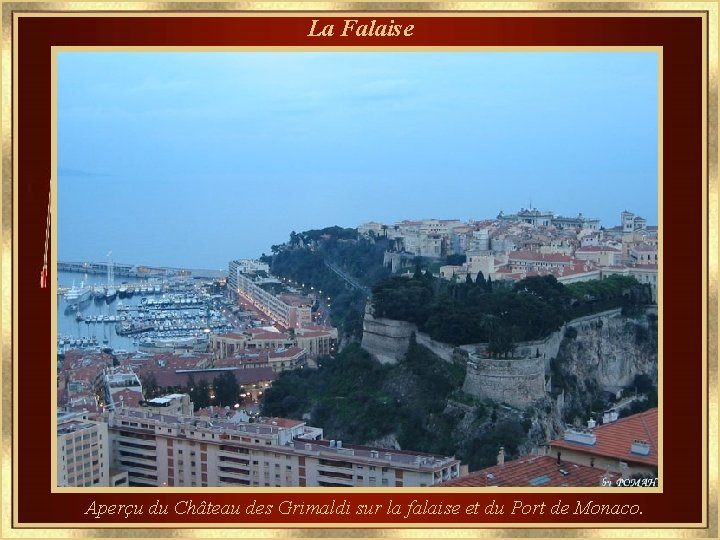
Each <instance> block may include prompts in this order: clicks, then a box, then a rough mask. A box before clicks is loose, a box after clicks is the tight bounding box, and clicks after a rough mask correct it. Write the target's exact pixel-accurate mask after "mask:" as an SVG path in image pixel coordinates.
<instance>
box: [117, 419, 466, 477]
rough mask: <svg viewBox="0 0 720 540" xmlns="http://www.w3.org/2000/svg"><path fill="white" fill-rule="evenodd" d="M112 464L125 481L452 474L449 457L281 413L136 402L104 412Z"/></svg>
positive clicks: (456, 466) (454, 467)
mask: <svg viewBox="0 0 720 540" xmlns="http://www.w3.org/2000/svg"><path fill="white" fill-rule="evenodd" d="M106 419H107V422H108V429H109V433H110V439H111V441H112V448H113V452H112V461H111V463H112V465H113V466H116V467H118V468H119V469H122V470H125V471H127V473H128V476H129V480H130V485H131V486H213V487H215V486H218V487H240V486H262V487H298V486H300V487H303V486H308V487H320V486H328V487H352V486H364V487H375V486H377V487H383V486H414V487H418V486H429V485H434V484H437V483H439V482H442V481H445V480H449V479H451V478H455V477H457V476H458V475H459V474H460V462H459V461H458V460H456V459H455V458H452V457H443V456H434V455H429V454H420V453H413V452H404V451H398V450H382V449H376V448H367V447H361V446H354V445H343V443H342V442H341V441H326V440H323V439H322V436H323V431H322V429H320V428H316V427H311V426H307V425H306V424H305V422H302V421H298V420H288V419H282V418H273V419H266V420H263V421H258V422H244V421H233V420H228V419H226V418H223V417H220V415H218V417H217V418H213V417H196V416H185V415H164V414H158V413H155V412H152V411H149V410H144V409H142V408H134V409H133V408H123V409H118V410H116V411H113V412H108V413H106Z"/></svg>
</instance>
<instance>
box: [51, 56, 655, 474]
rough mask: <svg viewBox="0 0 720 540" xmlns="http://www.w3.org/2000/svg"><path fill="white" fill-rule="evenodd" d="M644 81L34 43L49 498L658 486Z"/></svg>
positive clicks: (617, 60)
mask: <svg viewBox="0 0 720 540" xmlns="http://www.w3.org/2000/svg"><path fill="white" fill-rule="evenodd" d="M658 62H659V58H658V54H657V53H656V52H459V53H456V52H439V53H434V52H408V53H391V52H377V53H372V52H371V53H365V52H349V53H343V52H321V53H302V52H289V53H279V52H271V53H263V52H239V53H235V52H207V53H191V52H159V53H155V52H127V53H123V52H106V53H96V52H61V53H59V54H58V60H57V119H58V120H57V122H58V124H57V153H58V154H57V155H58V158H57V159H58V174H57V178H58V185H57V193H58V201H57V230H58V233H57V253H58V255H57V256H58V261H57V271H58V272H57V287H58V303H57V321H58V335H57V349H58V363H57V411H58V415H57V482H58V486H70V487H81V486H86V487H87V486H92V487H98V486H111V487H113V486H131V487H158V486H177V487H186V486H201V487H242V486H264V487H306V486H307V487H337V488H344V487H427V486H434V485H440V486H473V487H493V486H506V487H507V486H511V487H515V486H517V487H539V486H544V487H550V486H558V487H598V488H600V487H601V486H604V485H609V484H611V483H612V484H613V485H614V484H616V483H618V482H620V483H627V484H628V485H637V486H650V487H658V486H659V479H658V459H659V455H660V448H661V441H660V440H659V437H658V373H659V369H658V366H659V357H658V302H657V299H658V286H659V283H660V280H659V279H658V268H659V262H660V261H659V258H658V253H659V251H660V249H661V246H660V243H659V239H660V230H659V214H658ZM268 450H272V452H268ZM101 454H102V457H100V455H101Z"/></svg>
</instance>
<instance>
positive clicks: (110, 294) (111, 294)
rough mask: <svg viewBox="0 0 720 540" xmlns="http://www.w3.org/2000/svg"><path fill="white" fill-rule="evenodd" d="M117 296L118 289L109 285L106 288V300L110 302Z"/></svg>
mask: <svg viewBox="0 0 720 540" xmlns="http://www.w3.org/2000/svg"><path fill="white" fill-rule="evenodd" d="M116 296H117V290H116V289H115V287H108V288H106V289H105V301H106V302H107V303H108V304H109V303H110V302H112V301H113V300H115V297H116Z"/></svg>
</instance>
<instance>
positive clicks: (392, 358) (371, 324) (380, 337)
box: [361, 308, 417, 364]
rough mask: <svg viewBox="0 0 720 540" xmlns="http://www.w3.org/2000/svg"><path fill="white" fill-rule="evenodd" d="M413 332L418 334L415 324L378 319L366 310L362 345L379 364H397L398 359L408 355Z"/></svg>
mask: <svg viewBox="0 0 720 540" xmlns="http://www.w3.org/2000/svg"><path fill="white" fill-rule="evenodd" d="M413 332H417V326H415V325H414V324H412V323H409V322H405V321H396V320H393V319H381V318H377V319H376V318H375V317H373V315H372V313H371V312H370V310H369V308H366V310H365V318H364V319H363V337H362V342H361V345H362V348H363V349H365V350H366V351H368V352H369V353H370V354H372V355H373V356H375V358H377V359H378V361H379V362H381V363H383V364H397V362H398V359H400V358H402V357H403V356H405V353H407V350H408V345H409V343H410V334H412V333H413ZM416 335H417V334H416Z"/></svg>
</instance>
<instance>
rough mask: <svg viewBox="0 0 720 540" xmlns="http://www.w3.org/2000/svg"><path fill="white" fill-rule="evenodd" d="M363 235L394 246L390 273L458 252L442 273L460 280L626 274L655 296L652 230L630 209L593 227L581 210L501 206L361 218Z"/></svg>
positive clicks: (654, 229)
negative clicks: (562, 212) (461, 216)
mask: <svg viewBox="0 0 720 540" xmlns="http://www.w3.org/2000/svg"><path fill="white" fill-rule="evenodd" d="M358 232H359V233H360V234H364V235H373V236H376V237H377V236H385V237H387V238H389V239H391V240H392V241H393V246H394V249H393V250H392V251H391V252H388V253H386V256H385V264H386V265H392V267H393V271H396V270H398V269H400V268H401V267H402V266H403V263H404V262H405V263H409V262H410V261H411V260H412V258H413V257H415V256H422V257H431V258H437V259H440V258H442V257H447V256H450V255H464V256H465V258H466V260H465V262H464V263H463V264H458V265H444V266H441V267H440V271H439V275H440V277H441V278H444V279H449V280H451V279H457V280H461V281H464V280H465V279H466V278H467V276H468V275H469V276H470V277H471V278H472V279H473V280H475V279H477V275H478V273H479V272H482V273H483V276H484V277H485V278H488V277H489V278H491V279H492V280H493V281H497V280H511V281H517V280H520V279H523V278H526V277H529V276H533V275H554V276H555V277H556V278H557V279H558V281H560V282H562V283H573V282H576V281H585V280H591V279H604V278H606V277H609V276H611V275H616V274H620V275H625V276H633V277H635V278H636V279H637V280H638V281H639V282H640V283H647V284H649V285H650V287H651V289H652V292H653V298H654V300H655V301H657V286H658V228H657V226H649V225H648V224H647V221H646V220H645V219H644V218H642V217H640V216H636V215H635V214H633V213H632V212H628V211H623V212H622V213H621V215H620V225H618V226H616V227H612V228H602V227H600V221H599V220H598V219H595V218H588V217H585V216H583V215H582V214H578V216H576V217H565V216H558V215H555V214H554V213H553V212H545V211H540V210H538V209H536V208H523V209H521V210H520V211H519V212H517V213H515V214H509V215H506V214H504V213H503V212H500V214H499V215H498V216H497V217H496V218H495V219H489V220H483V221H471V222H467V223H465V222H462V221H459V220H442V219H424V220H414V221H413V220H404V221H401V222H398V223H395V224H394V225H384V224H381V223H375V222H370V223H365V224H363V225H361V226H359V227H358Z"/></svg>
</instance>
